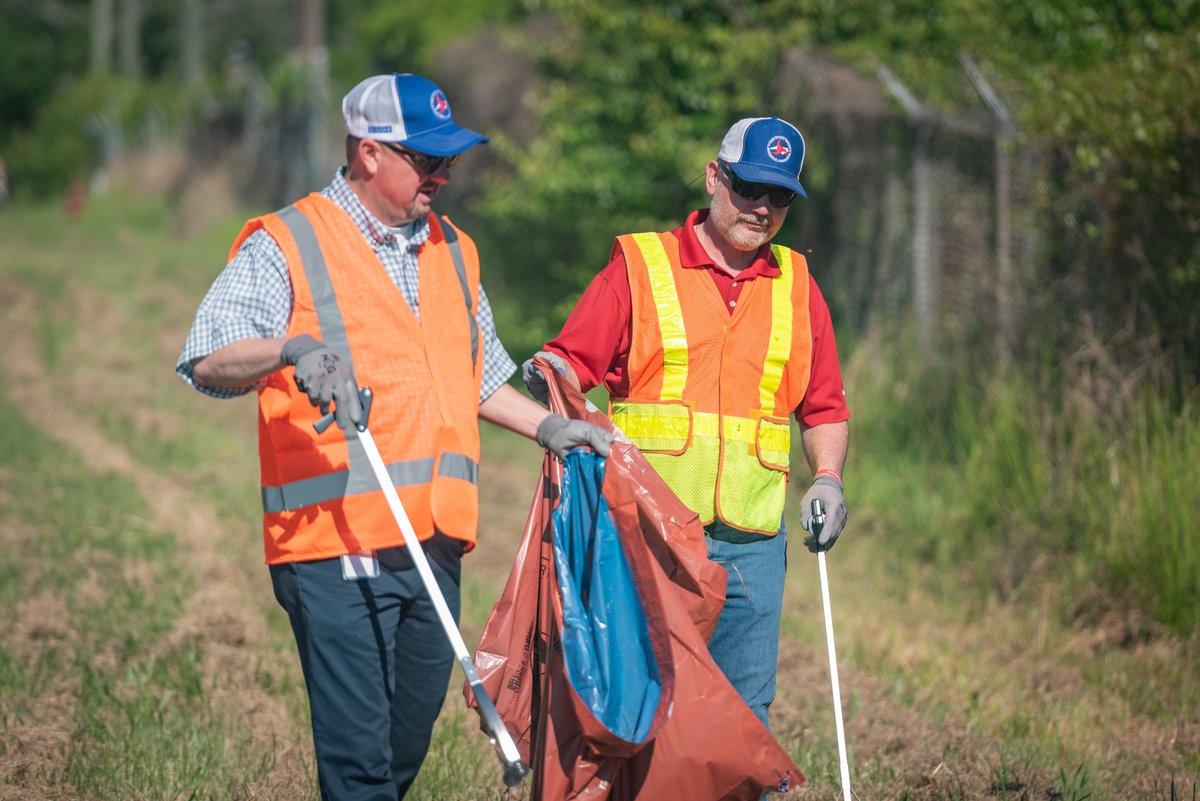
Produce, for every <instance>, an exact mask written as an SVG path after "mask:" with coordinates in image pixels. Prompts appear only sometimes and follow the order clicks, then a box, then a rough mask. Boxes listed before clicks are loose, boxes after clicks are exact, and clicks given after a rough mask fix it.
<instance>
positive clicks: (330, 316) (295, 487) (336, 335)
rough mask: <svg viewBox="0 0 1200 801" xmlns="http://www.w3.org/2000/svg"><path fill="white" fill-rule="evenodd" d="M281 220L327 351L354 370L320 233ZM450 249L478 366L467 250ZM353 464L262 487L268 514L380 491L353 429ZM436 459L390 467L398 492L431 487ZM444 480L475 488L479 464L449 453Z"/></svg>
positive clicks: (291, 210)
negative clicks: (305, 281)
mask: <svg viewBox="0 0 1200 801" xmlns="http://www.w3.org/2000/svg"><path fill="white" fill-rule="evenodd" d="M278 216H279V219H280V220H282V221H283V223H284V224H285V225H286V226H287V228H288V230H289V231H290V232H291V234H292V238H293V239H294V240H295V242H296V247H297V249H298V250H299V251H300V261H301V263H302V266H303V269H304V275H305V276H306V277H307V279H308V285H309V288H310V291H311V293H312V298H313V306H314V308H315V310H316V313H317V319H318V321H319V322H320V327H321V338H322V341H323V342H324V344H325V345H327V346H328V347H329V348H330V349H331V350H334V351H336V352H337V353H338V354H340V355H341V356H342V358H344V359H345V360H346V361H347V362H350V366H351V367H353V366H354V365H353V360H352V359H351V356H350V347H349V344H348V341H347V337H346V325H345V322H344V321H343V319H342V312H341V309H340V308H339V307H338V302H337V296H336V295H335V294H334V290H333V284H332V282H331V281H330V280H329V270H328V267H327V266H326V263H325V256H324V254H323V253H322V252H321V246H320V245H319V244H318V242H317V235H316V232H315V231H314V230H313V227H312V223H311V222H309V220H308V218H307V217H305V216H304V213H303V212H301V211H300V210H299V209H297V208H296V207H295V206H288V207H287V208H285V209H282V210H281V211H280V212H279V213H278ZM443 230H445V231H453V228H451V226H450V225H449V223H444V226H443ZM446 239H447V243H448V244H449V245H450V249H451V255H452V257H453V260H454V266H455V269H456V271H457V272H458V277H459V283H460V284H461V285H462V287H463V294H464V295H465V296H466V301H467V310H468V314H467V316H468V318H470V320H471V346H472V353H471V356H472V361H475V357H476V355H477V353H478V347H479V345H478V342H479V332H478V325H477V323H476V321H475V316H474V315H473V314H470V307H471V295H470V290H469V287H468V285H467V275H466V265H465V263H464V261H463V257H462V250H461V248H460V246H459V243H458V237H457V235H454V238H453V239H451V238H450V236H447V237H446ZM344 433H345V436H346V446H347V451H348V458H349V462H350V469H349V470H339V471H336V472H332V473H325V474H323V475H319V476H312V477H311V478H305V479H301V480H299V481H293V482H290V483H287V484H283V485H281V486H274V487H272V486H264V487H262V503H263V512H264V513H265V514H272V513H278V512H286V511H292V510H295V509H301V508H303V507H305V506H311V505H314V504H319V503H323V502H325V501H330V500H333V499H335V498H344V497H348V496H351V495H358V494H361V493H365V492H374V491H376V490H378V489H379V487H378V484H377V482H376V479H375V474H374V472H373V471H372V470H371V466H370V464H369V463H368V461H367V455H366V452H365V451H364V450H363V446H362V442H360V441H359V439H358V431H357V430H356V429H355V428H354V427H353V426H349V427H347V428H346V429H345V431H344ZM434 461H435V460H434V459H432V458H425V459H415V460H412V461H400V462H390V463H388V464H387V469H388V475H389V476H390V477H391V479H392V481H393V483H394V485H395V486H397V487H406V486H412V485H414V484H425V483H428V482H430V481H432V480H433V464H434ZM439 462H440V463H439V466H438V475H440V476H446V477H449V478H459V479H463V480H464V481H469V482H471V483H472V484H477V483H478V482H479V463H478V462H476V461H475V460H474V459H472V458H470V457H469V456H466V455H465V454H461V453H443V454H442V456H441V459H440V460H439Z"/></svg>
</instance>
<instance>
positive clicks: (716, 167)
mask: <svg viewBox="0 0 1200 801" xmlns="http://www.w3.org/2000/svg"><path fill="white" fill-rule="evenodd" d="M720 175H721V163H720V162H719V161H710V162H708V166H707V167H705V168H704V188H705V189H707V190H708V194H709V195H715V194H716V193H717V184H718V183H719V182H720V180H721V178H720Z"/></svg>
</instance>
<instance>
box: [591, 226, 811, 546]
mask: <svg viewBox="0 0 1200 801" xmlns="http://www.w3.org/2000/svg"><path fill="white" fill-rule="evenodd" d="M617 248H620V249H621V251H622V252H623V253H624V256H625V263H626V267H627V270H628V274H629V288H630V292H631V299H632V303H633V330H632V337H631V339H632V342H631V347H630V353H629V397H627V398H613V399H611V400H610V407H609V413H610V416H611V417H612V420H613V422H614V423H615V424H616V425H617V426H618V427H619V428H620V429H621V430H622V431H624V432H625V434H626V435H627V436H628V437H629V438H630V440H632V441H633V443H634V444H635V445H637V446H638V449H639V450H641V451H642V453H643V454H645V455H646V458H647V459H648V460H649V462H650V464H651V465H653V466H654V468H655V469H656V470H657V471H658V473H659V475H661V476H662V477H663V479H664V480H666V482H667V484H668V485H670V487H671V489H672V490H674V491H675V494H676V495H678V496H679V498H680V500H682V501H683V502H684V503H685V504H687V506H688V507H689V508H691V509H692V510H693V511H695V512H696V513H697V514H698V515H699V516H700V519H701V521H702V522H704V523H705V524H708V523H710V522H712V521H713V520H721V521H723V522H725V523H726V524H728V525H730V526H732V527H734V528H737V529H741V530H743V531H749V532H755V533H759V534H775V533H776V532H778V530H779V526H780V523H781V520H782V517H783V506H784V497H785V491H786V489H787V476H788V467H789V454H790V450H791V423H790V419H789V417H790V415H791V414H792V412H793V411H794V410H795V409H796V407H797V406H798V405H799V404H800V402H801V400H802V399H803V398H804V393H805V390H806V389H807V388H808V381H809V375H810V366H811V360H812V330H811V325H810V321H809V312H808V292H809V281H808V264H807V262H806V261H805V260H804V257H803V256H802V255H800V254H799V253H796V252H794V251H792V250H789V249H787V248H784V247H781V246H779V245H773V246H772V252H773V253H774V254H775V258H776V260H777V261H778V263H779V268H780V274H779V275H778V276H775V277H771V278H767V277H759V278H756V279H755V280H753V281H750V282H749V283H748V284H747V285H746V287H745V289H743V291H742V293H741V296H740V298H739V301H738V305H737V308H736V310H735V311H734V312H733V314H732V315H731V314H730V313H729V312H728V311H726V309H725V305H724V303H723V301H722V300H721V297H720V295H719V293H718V292H717V289H716V286H715V285H714V283H713V280H712V277H711V276H710V275H708V272H707V270H697V269H686V268H683V267H682V266H680V260H679V240H678V239H676V238H675V237H674V236H673V235H671V234H669V233H657V234H656V233H643V234H627V235H625V236H621V237H618V238H617V242H616V245H615V246H614V248H613V250H614V255H615V252H616V249H617Z"/></svg>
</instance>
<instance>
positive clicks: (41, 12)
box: [0, 2, 86, 154]
mask: <svg viewBox="0 0 1200 801" xmlns="http://www.w3.org/2000/svg"><path fill="white" fill-rule="evenodd" d="M64 5H67V6H74V7H75V9H76V10H78V11H82V10H83V4H82V3H80V2H75V3H66V4H64ZM85 46H86V41H85V37H84V31H83V30H82V29H81V28H80V27H79V26H77V25H74V24H72V22H71V14H69V13H58V14H55V13H53V12H51V11H50V10H48V9H45V8H42V4H40V3H16V4H14V3H11V2H9V3H4V4H3V11H2V12H0V110H2V111H0V115H2V119H3V125H0V154H3V153H5V151H6V150H7V148H8V146H9V144H10V138H11V136H12V135H13V134H14V133H15V132H17V131H20V130H22V129H25V128H28V127H29V126H30V125H31V124H32V123H33V120H34V118H35V117H36V116H37V114H38V109H39V108H40V107H41V106H42V105H43V104H44V103H45V102H46V99H47V98H48V97H50V96H51V95H52V94H53V93H54V90H55V89H56V88H57V87H58V85H59V83H60V82H61V80H62V77H63V75H64V72H66V73H67V74H69V73H71V72H77V71H78V70H80V69H82V68H83V66H84V65H85V63H86V51H85V50H84V47H85Z"/></svg>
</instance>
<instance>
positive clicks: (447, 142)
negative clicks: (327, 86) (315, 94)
mask: <svg viewBox="0 0 1200 801" xmlns="http://www.w3.org/2000/svg"><path fill="white" fill-rule="evenodd" d="M342 116H343V117H344V118H345V119H346V132H347V133H348V134H350V135H351V136H356V137H358V138H359V139H374V140H375V141H377V142H396V143H400V144H403V145H404V146H405V147H408V148H410V149H412V150H416V151H419V152H421V153H427V154H428V155H430V156H453V155H455V154H457V153H461V152H463V151H464V150H466V149H467V148H469V147H471V146H472V145H477V144H479V143H481V142H486V141H488V138H487V137H486V136H484V135H483V134H480V133H476V132H475V131H472V130H470V129H469V128H463V127H462V126H461V125H455V124H454V117H453V116H451V114H450V101H449V100H447V99H446V94H445V92H443V91H442V90H441V89H439V88H438V86H437V84H435V83H434V82H433V81H431V80H429V79H428V78H423V77H421V76H420V75H413V74H411V73H399V72H393V73H392V74H391V75H374V76H372V77H370V78H367V79H366V80H364V81H362V82H360V83H359V84H358V86H355V87H354V88H353V89H351V90H350V92H349V94H347V95H346V96H345V97H344V98H342Z"/></svg>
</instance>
